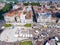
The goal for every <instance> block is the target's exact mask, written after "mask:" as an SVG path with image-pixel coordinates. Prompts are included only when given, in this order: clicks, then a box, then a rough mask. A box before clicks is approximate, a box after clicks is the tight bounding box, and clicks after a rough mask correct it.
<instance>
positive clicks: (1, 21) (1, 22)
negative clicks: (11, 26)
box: [0, 20, 5, 30]
mask: <svg viewBox="0 0 60 45" xmlns="http://www.w3.org/2000/svg"><path fill="white" fill-rule="evenodd" d="M4 25H5V21H3V20H0V30H1V27H2V26H4Z"/></svg>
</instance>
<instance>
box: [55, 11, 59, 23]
mask: <svg viewBox="0 0 60 45" xmlns="http://www.w3.org/2000/svg"><path fill="white" fill-rule="evenodd" d="M55 16H56V23H58V21H59V18H60V10H58V11H57V12H56V13H55Z"/></svg>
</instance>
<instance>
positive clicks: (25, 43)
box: [19, 41, 32, 45]
mask: <svg viewBox="0 0 60 45" xmlns="http://www.w3.org/2000/svg"><path fill="white" fill-rule="evenodd" d="M19 45H32V41H21V42H20V43H19Z"/></svg>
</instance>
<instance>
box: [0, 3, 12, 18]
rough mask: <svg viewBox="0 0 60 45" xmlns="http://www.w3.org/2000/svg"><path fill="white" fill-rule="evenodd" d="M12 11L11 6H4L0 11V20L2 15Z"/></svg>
mask: <svg viewBox="0 0 60 45" xmlns="http://www.w3.org/2000/svg"><path fill="white" fill-rule="evenodd" d="M11 9H12V5H11V4H6V5H5V7H3V9H1V10H0V19H3V16H2V15H3V14H4V13H6V12H8V11H10V10H11Z"/></svg>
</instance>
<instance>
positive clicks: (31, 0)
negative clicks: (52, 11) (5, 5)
mask: <svg viewBox="0 0 60 45" xmlns="http://www.w3.org/2000/svg"><path fill="white" fill-rule="evenodd" d="M5 1H18V2H39V1H60V0H0V2H5Z"/></svg>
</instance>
